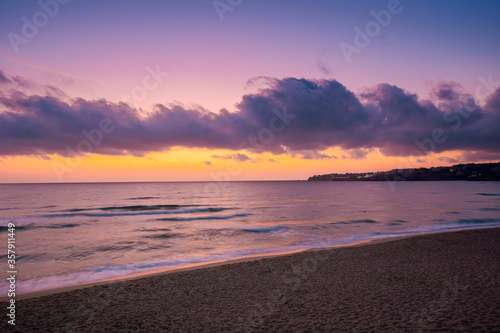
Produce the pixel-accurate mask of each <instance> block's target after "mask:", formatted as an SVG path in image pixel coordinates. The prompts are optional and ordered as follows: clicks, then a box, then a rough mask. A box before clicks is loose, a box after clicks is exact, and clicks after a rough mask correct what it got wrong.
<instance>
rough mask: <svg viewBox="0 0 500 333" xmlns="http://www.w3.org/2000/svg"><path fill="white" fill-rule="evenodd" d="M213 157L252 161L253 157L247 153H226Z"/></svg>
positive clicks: (213, 156)
mask: <svg viewBox="0 0 500 333" xmlns="http://www.w3.org/2000/svg"><path fill="white" fill-rule="evenodd" d="M210 157H212V158H217V159H223V160H235V161H238V162H246V161H251V160H252V159H251V158H250V157H248V156H247V155H245V154H241V153H238V154H226V155H211V156H210Z"/></svg>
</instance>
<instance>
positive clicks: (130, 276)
mask: <svg viewBox="0 0 500 333" xmlns="http://www.w3.org/2000/svg"><path fill="white" fill-rule="evenodd" d="M494 228H500V227H482V228H480V227H478V228H474V230H476V229H494ZM466 230H471V229H459V230H445V231H435V232H429V233H425V234H417V233H415V234H407V235H400V236H392V237H381V238H372V239H362V240H358V241H356V242H352V243H347V244H338V245H331V246H325V247H313V248H304V249H297V250H290V251H280V252H270V253H263V254H251V255H246V256H241V257H237V258H230V259H221V260H215V261H208V262H199V263H193V264H188V265H182V266H176V267H171V268H163V269H157V270H152V271H146V272H139V273H133V274H127V275H122V276H116V277H110V278H106V279H100V280H95V281H87V282H81V283H77V284H70V285H67V286H62V287H56V288H50V289H44V290H38V291H33V292H27V293H22V294H16V300H23V299H29V298H35V297H41V296H48V295H52V294H56V293H62V292H69V291H73V290H78V289H84V288H90V287H93V286H100V285H106V284H110V283H117V282H121V281H130V280H135V279H142V278H147V277H152V276H158V275H163V274H171V273H177V272H186V271H193V270H198V269H204V268H212V267H219V266H223V265H232V264H237V263H242V262H249V261H256V260H261V259H266V258H276V257H282V256H287V255H292V254H295V253H303V252H310V251H323V250H333V249H339V248H349V247H357V246H365V245H372V244H380V243H386V242H391V241H396V240H400V239H407V238H413V237H419V236H426V235H433V234H441V233H453V232H460V231H466ZM9 300H10V298H9V297H8V296H1V297H0V303H1V302H7V301H9Z"/></svg>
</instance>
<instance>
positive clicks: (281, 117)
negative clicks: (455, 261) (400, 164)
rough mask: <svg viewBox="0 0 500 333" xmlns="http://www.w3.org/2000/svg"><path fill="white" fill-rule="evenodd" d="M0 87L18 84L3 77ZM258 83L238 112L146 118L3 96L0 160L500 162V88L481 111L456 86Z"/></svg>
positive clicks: (103, 106) (125, 109)
mask: <svg viewBox="0 0 500 333" xmlns="http://www.w3.org/2000/svg"><path fill="white" fill-rule="evenodd" d="M2 78H3V79H2ZM18 79H19V78H18ZM2 80H3V81H2ZM0 81H1V82H5V83H6V86H8V85H9V82H11V81H12V78H11V79H9V78H7V77H6V76H5V75H4V74H3V72H0ZM251 81H252V80H251ZM258 81H259V82H265V84H266V86H265V87H264V88H262V89H261V90H260V91H259V92H258V93H255V94H248V95H245V96H243V97H242V99H241V102H240V103H239V104H238V105H237V106H236V107H237V110H236V111H235V112H229V111H227V110H221V111H220V112H218V113H213V112H210V111H208V110H205V109H203V108H201V107H200V108H185V107H182V106H179V105H172V106H165V105H162V104H158V105H156V106H155V107H154V110H153V112H151V114H150V115H148V116H146V117H145V116H142V115H141V114H139V112H138V111H137V110H136V109H134V108H133V107H131V106H130V105H128V104H124V103H112V102H109V101H107V100H84V99H73V100H70V99H68V98H67V97H66V98H65V97H64V96H63V92H61V91H58V90H54V88H51V87H49V88H48V90H47V91H49V94H51V95H49V96H45V95H34V94H33V95H26V94H23V93H21V92H19V91H17V92H16V91H12V90H7V89H4V90H0V155H39V156H43V155H45V154H60V155H64V156H71V155H74V154H78V153H82V152H92V153H98V154H107V155H123V154H134V155H144V154H146V153H148V152H152V151H164V150H167V149H169V148H170V147H174V146H184V147H200V148H221V149H230V150H235V151H236V150H244V149H246V150H248V151H256V152H263V151H267V152H272V153H275V154H279V153H289V154H300V155H301V156H302V157H303V158H308V157H311V158H313V157H314V156H316V157H315V158H328V157H329V156H326V155H324V154H321V153H319V152H320V151H322V150H324V149H326V148H328V147H333V146H337V147H340V148H343V149H345V150H347V151H350V152H351V153H350V158H358V159H360V158H364V157H365V156H366V153H367V152H369V151H371V149H373V148H378V149H380V151H381V152H382V153H383V154H385V155H388V156H409V155H422V156H423V155H426V154H427V153H430V152H437V153H439V152H443V151H448V150H465V151H469V152H474V154H475V155H474V156H480V154H487V155H488V156H491V155H492V154H493V155H495V154H499V153H500V89H498V90H496V91H495V92H494V93H493V94H492V95H491V96H489V98H488V99H487V101H486V103H485V105H483V106H479V105H477V104H476V102H475V101H474V98H473V97H472V96H470V95H466V94H463V93H462V92H461V88H460V86H459V85H457V84H455V83H440V84H438V85H436V86H435V87H433V89H434V90H433V92H432V94H431V96H434V98H435V99H434V100H433V101H432V102H431V101H425V100H419V99H418V98H417V96H416V95H414V94H411V93H408V92H407V91H405V90H403V89H401V88H399V87H396V86H393V85H389V84H379V85H377V86H375V87H373V88H371V89H369V90H367V91H365V92H363V93H362V94H359V95H356V94H354V93H353V92H351V91H350V90H348V89H347V88H346V87H345V86H344V85H342V84H341V83H339V82H338V81H335V80H320V81H315V80H306V79H296V78H285V79H282V80H278V79H273V78H259V80H258ZM252 82H254V83H255V82H257V80H253V81H252ZM51 91H52V93H51ZM478 154H479V155H478ZM242 155H243V154H242ZM245 156H246V155H245Z"/></svg>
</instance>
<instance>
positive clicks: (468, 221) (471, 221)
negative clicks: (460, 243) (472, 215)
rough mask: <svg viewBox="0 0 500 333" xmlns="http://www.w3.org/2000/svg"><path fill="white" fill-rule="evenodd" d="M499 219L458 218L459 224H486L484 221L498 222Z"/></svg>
mask: <svg viewBox="0 0 500 333" xmlns="http://www.w3.org/2000/svg"><path fill="white" fill-rule="evenodd" d="M499 222H500V219H463V220H458V221H457V223H459V224H486V223H499Z"/></svg>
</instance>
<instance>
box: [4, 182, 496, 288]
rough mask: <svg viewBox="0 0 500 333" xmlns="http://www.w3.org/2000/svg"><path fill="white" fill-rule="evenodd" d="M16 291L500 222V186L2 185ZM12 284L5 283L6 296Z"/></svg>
mask: <svg viewBox="0 0 500 333" xmlns="http://www.w3.org/2000/svg"><path fill="white" fill-rule="evenodd" d="M10 223H12V224H13V225H14V226H15V243H14V245H15V248H13V249H12V250H14V251H15V269H16V272H17V273H16V293H17V294H19V293H21V294H22V293H28V292H34V291H40V290H46V289H54V288H59V287H64V286H69V285H74V284H81V283H90V282H95V281H100V280H104V279H111V278H122V277H127V276H130V275H133V274H135V275H141V274H147V273H148V272H153V271H159V270H169V269H175V268H179V267H184V266H189V265H196V264H201V263H211V262H216V261H224V260H228V259H235V258H240V257H246V256H262V255H271V254H276V253H283V252H293V251H299V250H305V249H310V248H322V247H331V246H344V245H349V244H358V243H362V242H368V241H371V240H374V239H380V238H390V237H398V236H406V235H418V234H427V233H434V232H442V231H450V230H461V229H471V228H488V227H495V226H500V182H467V181H432V182H426V181H421V182H410V181H408V182H403V181H402V182H398V183H396V184H388V183H386V182H348V181H346V182H328V181H325V182H308V181H260V182H259V181H255V182H254V181H249V182H161V183H74V184H69V183H58V184H0V248H1V249H2V250H1V251H0V254H1V255H0V269H1V270H2V271H3V273H1V274H0V276H8V274H7V273H6V272H7V271H9V267H8V266H7V261H8V259H9V258H8V257H7V247H8V240H7V239H8V237H9V228H8V226H9V224H10ZM8 289H9V285H8V281H7V280H6V279H5V278H3V279H1V281H0V296H6V295H7V292H8Z"/></svg>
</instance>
